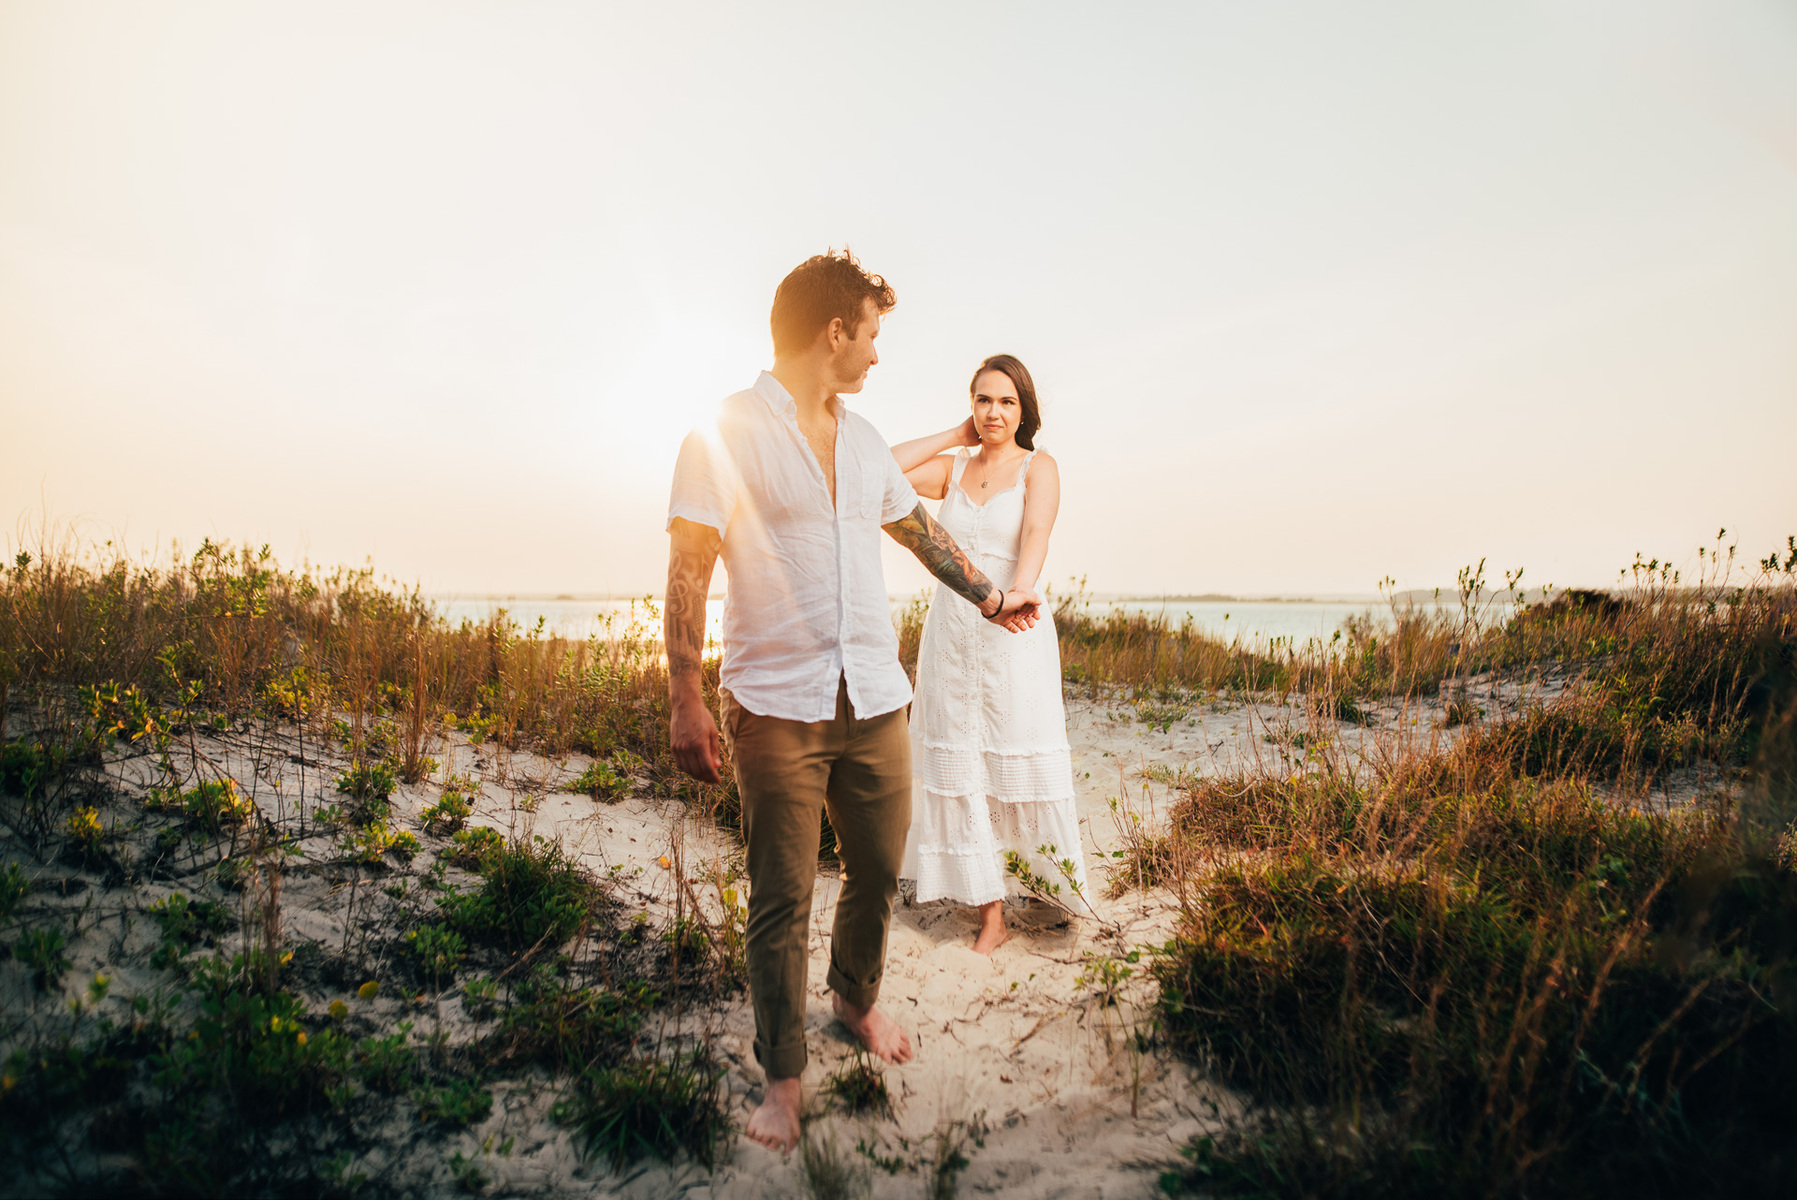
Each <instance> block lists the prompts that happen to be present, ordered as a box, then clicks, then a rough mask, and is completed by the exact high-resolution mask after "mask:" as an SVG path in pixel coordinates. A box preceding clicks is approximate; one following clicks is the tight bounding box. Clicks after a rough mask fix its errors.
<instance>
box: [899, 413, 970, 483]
mask: <svg viewBox="0 0 1797 1200" xmlns="http://www.w3.org/2000/svg"><path fill="white" fill-rule="evenodd" d="M979 444H980V435H979V434H977V433H975V432H974V431H973V418H972V417H968V418H967V419H966V420H965V421H963V422H961V423H960V424H959V425H957V426H955V427H954V428H953V429H945V430H943V431H942V432H941V433H932V434H930V435H929V436H928V437H920V438H912V439H911V440H910V441H908V442H900V443H899V444H898V445H896V446H894V447H893V448H892V457H894V458H896V459H898V465H899V470H901V471H903V472H904V473H905V474H906V475H910V474H911V472H913V471H915V470H917V468H919V467H921V466H923V465H924V464H925V463H927V462H929V461H930V460H931V459H932V458H935V457H936V456H937V455H938V454H941V453H942V452H943V451H945V450H953V449H954V448H955V447H957V446H977V445H979Z"/></svg>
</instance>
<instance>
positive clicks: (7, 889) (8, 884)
mask: <svg viewBox="0 0 1797 1200" xmlns="http://www.w3.org/2000/svg"><path fill="white" fill-rule="evenodd" d="M30 891H31V880H29V879H27V878H26V877H25V869H24V868H23V867H21V866H19V864H18V863H7V864H6V869H5V870H4V871H0V921H8V920H11V919H12V915H13V913H14V912H15V911H16V910H17V909H18V907H19V901H21V900H23V899H24V898H25V895H26V893H28V892H30Z"/></svg>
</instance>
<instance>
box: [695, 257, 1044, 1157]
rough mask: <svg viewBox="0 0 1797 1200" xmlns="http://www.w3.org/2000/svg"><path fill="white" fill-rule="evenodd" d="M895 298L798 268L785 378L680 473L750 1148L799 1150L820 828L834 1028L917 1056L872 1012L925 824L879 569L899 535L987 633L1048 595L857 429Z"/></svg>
mask: <svg viewBox="0 0 1797 1200" xmlns="http://www.w3.org/2000/svg"><path fill="white" fill-rule="evenodd" d="M895 303H896V300H895V298H894V296H893V292H892V289H891V288H890V287H888V286H887V285H886V282H885V281H884V280H883V279H881V278H880V277H879V276H877V275H868V274H867V273H866V272H864V271H863V270H862V269H861V266H860V264H859V263H858V262H856V260H855V258H854V257H853V256H852V255H851V254H849V252H848V251H847V250H846V249H845V250H844V251H843V252H842V253H841V254H837V253H834V252H832V253H829V254H821V255H818V256H816V257H814V258H811V259H808V260H806V261H805V262H804V263H801V264H800V265H799V266H798V267H797V268H795V269H794V270H793V272H792V273H791V274H790V275H788V276H787V277H786V279H785V280H784V281H783V282H782V283H781V284H780V287H779V289H778V290H777V291H776V292H775V294H774V306H773V312H772V313H771V315H770V317H769V324H770V326H771V327H772V331H773V338H774V365H773V369H772V370H771V371H764V372H763V373H762V375H761V377H760V378H759V379H758V380H757V381H756V383H755V386H754V387H753V388H752V389H750V390H748V391H745V392H738V393H737V394H736V395H734V396H731V397H730V398H729V399H727V400H725V401H724V403H723V406H722V408H721V410H720V412H719V416H718V421H717V426H716V428H715V429H714V430H704V431H698V432H695V433H693V434H692V435H691V436H689V437H688V438H687V440H686V442H685V444H684V445H683V446H682V447H681V450H680V460H679V463H678V465H677V466H676V467H675V469H674V487H673V496H672V499H671V501H670V503H669V507H668V529H669V532H670V533H671V534H672V537H673V544H672V547H671V549H670V553H669V557H668V595H667V604H666V639H667V648H668V691H669V695H670V698H671V700H672V702H673V715H672V721H671V725H672V729H671V738H672V741H673V749H674V756H675V758H676V760H677V761H678V762H679V764H680V767H681V769H682V770H684V771H686V772H687V773H688V774H690V775H692V776H693V777H694V778H697V779H701V780H704V781H706V782H708V783H715V782H716V781H717V779H718V765H719V761H720V760H719V755H718V744H719V743H718V736H719V735H718V727H717V725H716V724H715V723H714V722H713V720H712V716H711V713H710V711H708V710H707V709H706V707H705V701H704V698H703V696H702V694H701V692H700V686H699V684H700V680H699V663H700V656H701V653H702V651H703V649H704V645H705V597H706V594H707V592H708V591H709V590H710V587H711V574H712V569H713V567H714V566H715V565H716V563H717V560H718V556H719V554H720V552H721V553H722V556H723V559H724V566H725V569H726V570H727V571H728V572H729V575H730V593H729V602H728V604H727V606H726V608H725V614H724V661H723V666H722V680H721V682H722V687H721V689H720V708H721V710H722V716H723V722H724V732H723V736H724V737H726V738H728V739H729V742H730V751H731V756H732V758H733V760H734V763H735V768H736V781H737V789H738V791H739V792H740V793H741V796H742V813H743V818H742V821H743V840H744V843H745V846H746V850H747V857H748V868H749V921H748V937H747V943H748V944H747V953H748V970H749V995H750V999H751V1001H752V1002H753V1004H754V1007H755V1057H756V1060H757V1061H758V1062H760V1063H761V1066H762V1069H763V1070H764V1071H765V1072H766V1073H767V1089H766V1093H765V1095H764V1097H763V1100H762V1103H761V1105H760V1107H759V1108H757V1109H756V1111H755V1112H754V1114H753V1115H751V1116H750V1118H749V1126H748V1134H749V1136H750V1137H751V1138H753V1139H754V1140H755V1141H757V1142H760V1143H761V1144H763V1145H765V1146H768V1147H771V1148H773V1149H777V1150H781V1151H785V1150H790V1149H791V1148H792V1147H793V1146H794V1145H796V1144H797V1143H798V1140H799V1103H800V1094H799V1075H800V1073H801V1072H802V1071H803V1070H804V1068H805V985H806V974H807V967H808V959H809V955H808V954H807V931H808V926H809V924H810V919H811V891H812V883H813V881H814V880H815V879H816V877H817V844H818V832H819V812H820V810H822V809H825V808H827V809H828V810H829V814H830V824H831V826H832V828H834V829H835V831H836V842H837V854H838V857H839V858H840V859H841V862H842V886H841V891H840V893H839V894H838V898H837V902H836V919H835V925H834V929H833V932H832V934H831V939H830V969H829V975H828V980H829V984H830V988H831V990H832V992H833V993H834V995H833V997H832V1003H833V1007H834V1009H835V1012H836V1016H837V1017H838V1018H839V1019H840V1020H841V1021H842V1023H843V1024H844V1025H846V1026H847V1027H848V1028H849V1030H850V1032H852V1033H853V1034H854V1035H855V1036H856V1037H857V1038H859V1039H860V1041H861V1043H862V1044H863V1045H865V1046H866V1047H867V1048H868V1050H869V1051H871V1052H872V1053H874V1054H877V1055H879V1057H880V1058H882V1059H884V1060H885V1061H887V1062H898V1063H902V1062H907V1061H909V1060H910V1058H911V1043H910V1039H908V1038H907V1037H906V1036H905V1034H904V1033H903V1032H902V1031H901V1030H900V1029H899V1028H898V1027H897V1026H896V1025H894V1024H893V1023H892V1021H891V1019H890V1018H888V1017H887V1016H886V1015H885V1014H884V1013H882V1012H880V1011H879V1010H878V1009H877V1008H876V1007H875V1002H876V1000H877V999H878V996H879V991H880V977H881V974H882V972H883V970H884V967H885V961H886V934H887V929H888V927H889V925H890V924H891V920H892V901H893V896H894V895H895V893H896V892H897V890H898V870H899V865H900V863H901V861H902V859H903V856H904V850H905V834H906V831H907V830H908V829H909V827H910V823H911V742H910V737H909V734H908V732H907V729H906V723H905V705H906V704H907V703H909V701H910V699H911V687H910V682H909V681H908V680H907V679H906V677H905V672H904V668H903V667H901V666H900V665H899V661H898V638H897V635H896V634H895V633H894V631H893V627H892V613H891V607H890V604H889V602H888V600H887V597H886V583H885V579H884V576H883V574H882V571H881V568H880V539H879V531H880V530H881V529H882V528H884V529H885V531H886V532H887V533H888V534H890V535H891V536H892V537H894V538H895V539H897V540H898V541H899V542H900V543H901V544H903V545H904V546H906V547H907V548H909V549H910V550H911V552H912V553H913V554H915V555H917V557H918V559H919V560H920V561H922V562H923V564H924V565H925V566H926V567H928V568H929V569H930V571H931V572H932V573H933V574H934V575H935V576H936V577H937V578H938V579H941V580H942V581H943V582H945V583H947V584H948V585H949V586H950V587H951V588H953V589H954V590H955V591H956V592H957V593H958V594H960V595H961V596H963V597H965V598H966V600H967V601H968V603H970V604H974V605H977V606H979V609H980V612H981V613H982V614H984V615H985V616H986V617H987V618H988V619H989V620H992V621H994V622H995V623H998V624H1002V625H1005V626H1006V627H1007V628H1009V629H1011V630H1013V631H1016V630H1019V629H1025V628H1028V627H1030V626H1031V625H1033V624H1034V623H1035V620H1036V610H1037V605H1039V604H1040V603H1041V598H1040V597H1039V596H1037V595H1036V594H1035V593H1034V592H1029V591H1016V592H1011V593H1000V592H999V591H998V589H996V588H995V587H994V586H993V585H992V583H991V582H990V581H989V580H988V579H987V578H986V577H985V576H984V575H983V574H981V573H980V571H979V570H978V569H977V568H976V567H974V566H973V564H972V563H970V562H969V561H968V560H967V558H966V556H965V555H964V554H962V552H961V550H960V548H959V547H958V546H956V545H955V543H954V539H952V538H950V537H949V536H948V534H947V533H946V532H944V531H943V529H942V528H941V527H940V526H938V525H937V524H936V522H935V521H934V520H932V519H931V517H930V515H929V513H927V512H925V511H924V508H923V505H922V504H920V503H919V502H918V499H917V495H916V493H915V492H913V491H912V490H911V486H910V484H908V483H907V482H906V481H905V476H904V473H903V472H901V471H900V470H899V467H898V463H897V462H896V461H894V459H893V457H892V453H891V451H890V450H889V449H888V448H887V445H886V443H885V441H884V440H883V439H882V438H881V437H880V435H879V433H878V432H877V431H876V430H875V429H874V427H873V426H872V425H871V424H869V423H868V421H867V420H866V419H865V418H863V417H861V416H858V415H856V414H855V413H852V412H850V411H849V410H848V409H847V407H846V406H845V405H844V404H843V403H842V399H841V397H842V394H843V393H853V392H859V391H860V390H861V385H862V383H863V382H864V381H865V380H866V378H867V372H868V369H869V368H870V367H872V366H873V365H874V364H875V363H877V362H878V361H879V355H878V354H877V353H876V352H875V350H874V340H875V339H876V338H878V337H879V334H880V317H881V315H882V314H884V313H887V312H890V311H891V309H892V307H893V305H894V304H895Z"/></svg>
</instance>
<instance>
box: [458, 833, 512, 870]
mask: <svg viewBox="0 0 1797 1200" xmlns="http://www.w3.org/2000/svg"><path fill="white" fill-rule="evenodd" d="M450 840H451V842H452V843H453V845H454V849H452V850H451V851H450V852H449V854H448V855H447V857H448V858H449V860H450V861H451V862H454V863H457V864H459V865H461V866H464V867H468V868H470V869H473V870H479V869H480V865H481V863H483V862H485V861H486V859H487V857H488V856H489V855H491V854H495V853H497V852H498V851H500V850H502V849H503V848H504V847H505V835H504V834H503V833H500V832H499V831H498V830H497V829H489V828H488V827H486V826H485V825H476V826H475V827H474V828H472V829H463V830H460V831H458V832H457V833H456V835H455V836H454V837H453V838H452V839H450Z"/></svg>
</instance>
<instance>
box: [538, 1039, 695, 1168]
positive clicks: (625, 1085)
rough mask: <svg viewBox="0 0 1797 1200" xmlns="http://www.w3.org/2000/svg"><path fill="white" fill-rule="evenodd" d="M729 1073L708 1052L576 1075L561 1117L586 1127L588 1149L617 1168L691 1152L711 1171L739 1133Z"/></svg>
mask: <svg viewBox="0 0 1797 1200" xmlns="http://www.w3.org/2000/svg"><path fill="white" fill-rule="evenodd" d="M723 1077H724V1070H723V1068H722V1067H720V1066H718V1065H717V1064H716V1063H715V1062H713V1061H712V1060H711V1059H710V1058H709V1057H707V1056H706V1055H705V1054H704V1053H703V1052H695V1053H693V1054H691V1055H684V1056H681V1057H678V1058H674V1059H671V1060H664V1059H645V1060H642V1061H637V1062H630V1063H625V1064H623V1065H621V1066H616V1067H595V1068H593V1069H591V1070H588V1071H585V1072H582V1073H581V1075H580V1076H579V1077H578V1078H577V1079H576V1080H575V1083H574V1089H573V1095H572V1097H571V1098H569V1099H567V1100H564V1101H562V1102H561V1103H560V1104H558V1105H557V1106H556V1117H557V1119H558V1120H561V1121H564V1122H566V1123H568V1124H570V1125H573V1126H574V1127H575V1129H576V1130H577V1131H578V1132H579V1134H580V1138H581V1142H582V1149H583V1153H585V1154H588V1155H593V1154H598V1155H602V1156H604V1157H605V1158H606V1159H608V1160H609V1161H610V1162H611V1164H612V1166H613V1168H614V1169H616V1168H622V1167H624V1166H626V1165H628V1164H630V1163H633V1162H636V1161H638V1160H639V1159H643V1158H649V1157H653V1158H658V1159H661V1160H662V1161H664V1162H670V1163H671V1162H673V1161H674V1160H675V1159H676V1158H677V1157H678V1156H679V1155H680V1154H681V1152H683V1151H684V1152H685V1153H686V1154H687V1155H688V1156H689V1157H691V1158H693V1159H694V1160H696V1161H698V1162H701V1163H703V1164H705V1166H706V1167H707V1168H710V1166H711V1165H712V1163H713V1162H714V1161H715V1159H716V1157H717V1153H718V1150H719V1149H720V1147H721V1146H722V1145H723V1143H724V1141H725V1139H726V1138H728V1137H729V1135H730V1132H731V1125H730V1118H729V1116H728V1115H727V1114H726V1113H725V1111H724V1108H723V1097H722V1094H721V1091H720V1089H719V1086H718V1085H719V1081H720V1080H722V1079H723Z"/></svg>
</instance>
